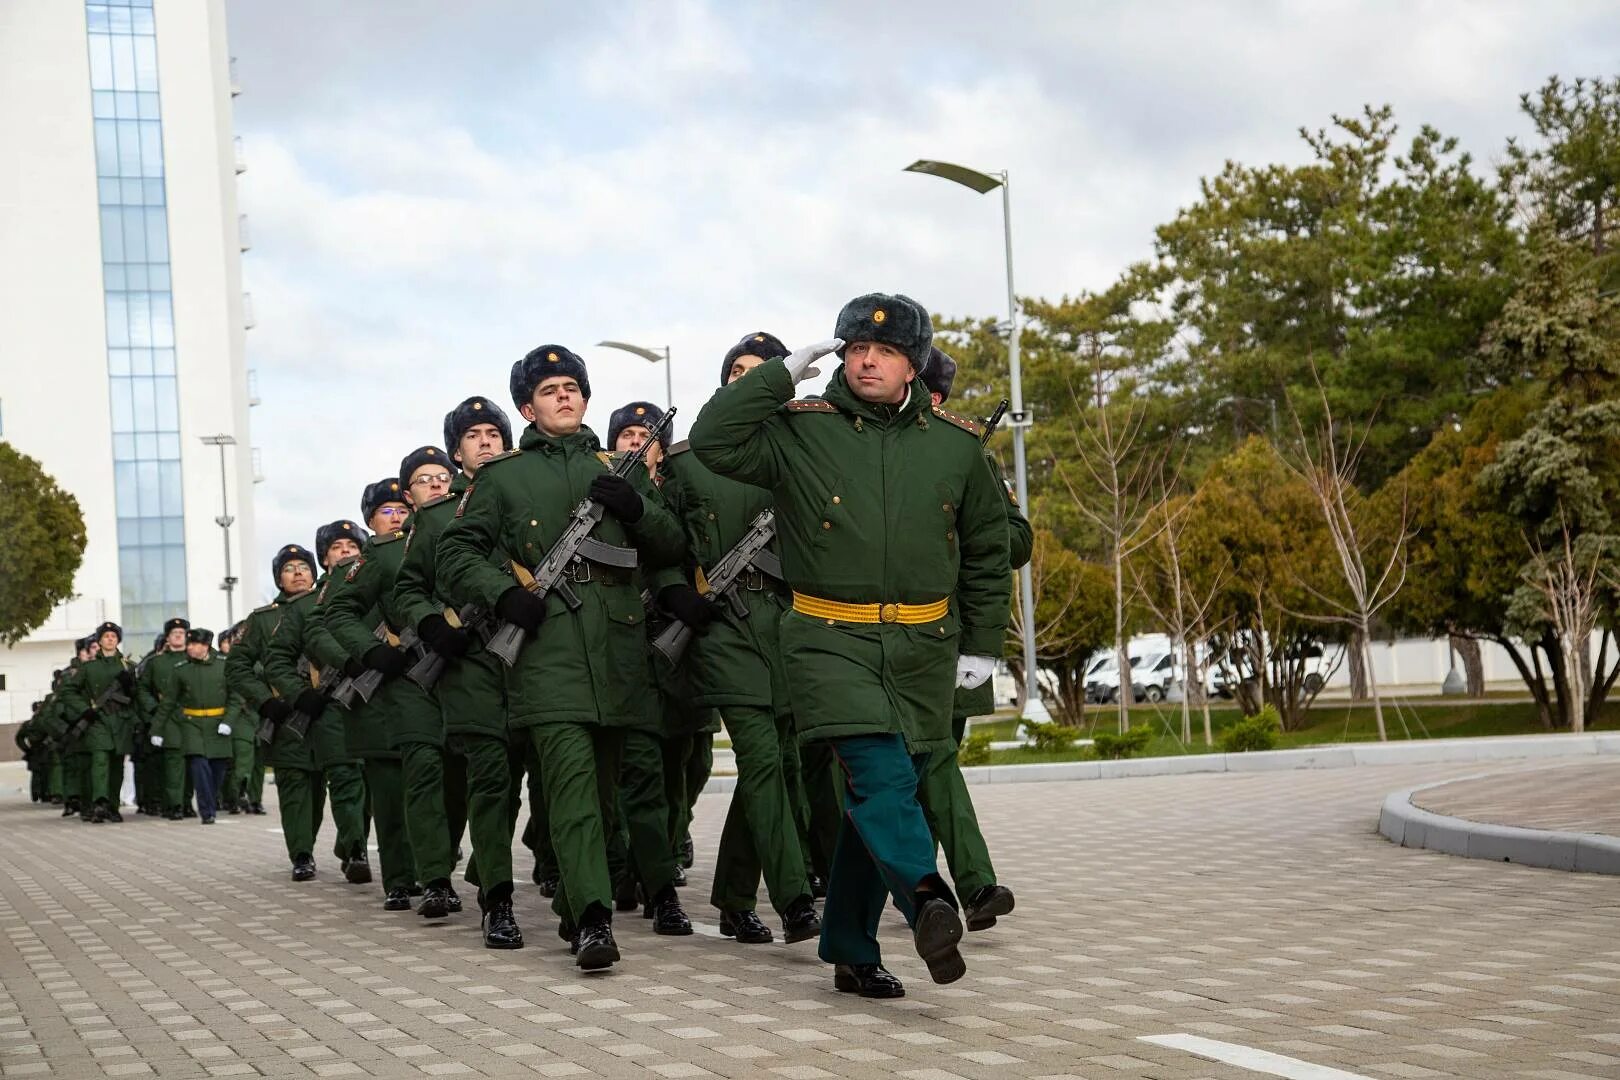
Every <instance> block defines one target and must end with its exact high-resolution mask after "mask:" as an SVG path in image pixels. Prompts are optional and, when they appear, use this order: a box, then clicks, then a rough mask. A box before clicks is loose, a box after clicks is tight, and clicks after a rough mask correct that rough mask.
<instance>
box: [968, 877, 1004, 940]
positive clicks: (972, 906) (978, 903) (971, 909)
mask: <svg viewBox="0 0 1620 1080" xmlns="http://www.w3.org/2000/svg"><path fill="white" fill-rule="evenodd" d="M1012 909H1013V894H1012V890H1011V889H1009V888H1007V886H1005V885H986V886H985V887H984V888H982V889H980V890H979V891H978V892H976V893H974V894H973V895H972V896H970V897H968V902H967V904H966V905H964V906H963V908H962V914H963V915H965V916H966V917H967V928H968V929H969V930H988V929H990V928H991V927H992V926H994V925H996V916H998V915H1010V914H1012Z"/></svg>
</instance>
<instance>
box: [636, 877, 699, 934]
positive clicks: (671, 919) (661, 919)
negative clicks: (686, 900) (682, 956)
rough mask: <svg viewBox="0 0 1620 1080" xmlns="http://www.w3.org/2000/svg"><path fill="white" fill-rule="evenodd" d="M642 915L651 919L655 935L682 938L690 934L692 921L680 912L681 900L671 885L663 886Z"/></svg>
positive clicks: (683, 912)
mask: <svg viewBox="0 0 1620 1080" xmlns="http://www.w3.org/2000/svg"><path fill="white" fill-rule="evenodd" d="M642 914H643V916H645V917H646V918H650V919H652V924H653V933H655V934H663V935H665V936H667V937H684V936H685V935H687V934H690V933H691V932H692V920H691V919H688V918H687V917H686V912H685V911H683V910H681V898H680V896H678V895H677V894H676V892H675V886H673V885H665V886H664V888H663V889H662V890H661V891H660V892H659V894H658V895H657V896H656V897H654V898H653V901H652V903H650V904H648V905H647V909H646V911H644V912H642Z"/></svg>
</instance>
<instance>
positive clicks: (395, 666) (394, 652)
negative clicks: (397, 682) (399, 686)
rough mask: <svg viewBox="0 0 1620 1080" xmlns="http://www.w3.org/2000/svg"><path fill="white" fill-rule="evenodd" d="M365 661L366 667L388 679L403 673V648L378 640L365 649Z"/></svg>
mask: <svg viewBox="0 0 1620 1080" xmlns="http://www.w3.org/2000/svg"><path fill="white" fill-rule="evenodd" d="M365 661H366V667H368V668H370V669H371V670H373V671H380V672H382V673H383V674H384V675H386V676H388V677H389V678H390V679H393V678H397V677H398V676H400V675H403V674H405V650H404V649H401V648H400V647H399V646H398V645H390V644H388V643H387V642H379V643H378V644H376V645H373V646H372V647H371V648H369V649H367V650H366V655H365Z"/></svg>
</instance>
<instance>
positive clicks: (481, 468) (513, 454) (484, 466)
mask: <svg viewBox="0 0 1620 1080" xmlns="http://www.w3.org/2000/svg"><path fill="white" fill-rule="evenodd" d="M521 453H523V451H522V449H521V448H519V447H516V446H514V447H512V449H510V450H508V451H506V453H504V454H496V455H495V456H494V457H492V458H490V459H489V460H488V461H486V462H484V463H483V464H482V465H480V466H478V471H479V472H483V471H484V470H485V469H487V468H489V467H490V466H491V465H493V464H495V463H496V462H497V461H506V460H508V459H509V458H515V457H517V456H518V455H519V454H521Z"/></svg>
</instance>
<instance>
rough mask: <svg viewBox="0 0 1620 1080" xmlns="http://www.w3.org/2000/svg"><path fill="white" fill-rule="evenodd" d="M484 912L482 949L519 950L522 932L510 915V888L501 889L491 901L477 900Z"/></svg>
mask: <svg viewBox="0 0 1620 1080" xmlns="http://www.w3.org/2000/svg"><path fill="white" fill-rule="evenodd" d="M479 904H480V906H481V907H483V910H484V948H486V949H521V948H523V931H522V930H521V929H519V928H518V924H517V918H516V917H515V916H514V915H513V914H512V887H511V886H510V885H508V886H505V887H504V888H502V889H501V890H500V891H499V892H498V893H496V894H495V896H494V897H493V898H492V899H489V900H485V899H483V898H482V897H480V899H479Z"/></svg>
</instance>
